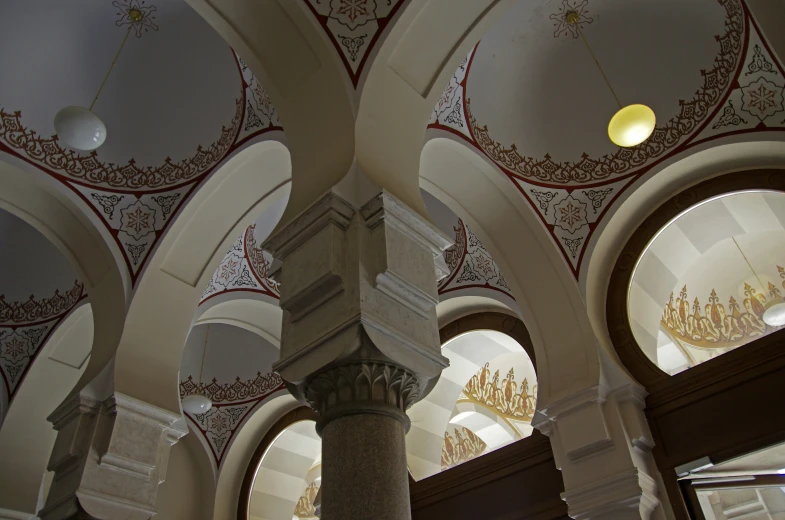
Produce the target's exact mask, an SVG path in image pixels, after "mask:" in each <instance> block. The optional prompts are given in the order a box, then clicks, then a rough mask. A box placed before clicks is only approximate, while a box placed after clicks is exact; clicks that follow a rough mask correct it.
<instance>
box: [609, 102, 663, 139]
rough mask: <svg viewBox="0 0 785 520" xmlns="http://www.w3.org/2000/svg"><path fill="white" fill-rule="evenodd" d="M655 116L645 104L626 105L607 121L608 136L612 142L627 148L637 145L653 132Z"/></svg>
mask: <svg viewBox="0 0 785 520" xmlns="http://www.w3.org/2000/svg"><path fill="white" fill-rule="evenodd" d="M656 124H657V117H656V116H655V115H654V111H653V110H652V109H651V108H649V107H647V106H646V105H627V106H626V107H624V108H622V109H620V110H619V111H618V112H616V113H615V114H614V115H613V117H612V118H611V122H610V123H608V137H610V138H611V141H613V143H614V144H616V145H618V146H621V147H624V148H629V147H631V146H637V145H639V144H641V143H642V142H643V141H645V140H646V139H648V138H649V136H650V135H651V134H652V132H654V127H655V126H656Z"/></svg>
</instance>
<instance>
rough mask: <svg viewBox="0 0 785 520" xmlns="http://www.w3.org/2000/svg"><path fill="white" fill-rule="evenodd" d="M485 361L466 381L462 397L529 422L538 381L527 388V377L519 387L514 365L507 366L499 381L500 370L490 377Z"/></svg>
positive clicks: (508, 416) (505, 415) (509, 416)
mask: <svg viewBox="0 0 785 520" xmlns="http://www.w3.org/2000/svg"><path fill="white" fill-rule="evenodd" d="M488 365H489V363H485V366H484V367H483V368H481V369H480V371H479V372H478V373H477V374H475V375H474V376H472V378H471V379H470V380H469V382H468V383H466V386H465V387H464V389H463V395H462V396H461V397H462V398H463V397H464V396H465V400H466V401H469V402H473V403H477V404H481V405H483V406H487V407H489V408H491V409H492V410H493V411H494V412H495V413H497V414H499V415H501V416H503V417H506V418H508V419H514V420H516V421H526V422H531V420H532V417H533V416H534V410H535V409H536V408H537V397H536V394H537V385H534V388H533V389H532V391H531V392H529V381H528V380H527V379H526V378H524V379H523V382H521V385H520V391H519V390H518V384H517V383H516V382H515V371H514V369H512V368H510V371H509V372H507V377H506V378H504V379H503V380H502V381H501V383H500V382H499V371H498V370H497V371H496V373H495V374H494V375H493V378H491V371H490V369H489V368H488ZM460 400H463V399H459V401H460Z"/></svg>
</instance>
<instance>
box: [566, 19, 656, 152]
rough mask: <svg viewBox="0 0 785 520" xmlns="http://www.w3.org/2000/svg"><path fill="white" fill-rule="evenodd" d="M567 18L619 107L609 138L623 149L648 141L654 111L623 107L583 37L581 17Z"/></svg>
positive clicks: (610, 126)
mask: <svg viewBox="0 0 785 520" xmlns="http://www.w3.org/2000/svg"><path fill="white" fill-rule="evenodd" d="M565 18H566V21H567V23H568V24H570V25H573V26H575V29H576V30H577V31H578V34H579V35H580V37H581V39H582V40H583V43H584V45H586V49H587V50H588V51H589V54H591V57H592V58H593V59H594V63H595V64H596V65H597V69H599V71H600V74H601V75H602V78H603V79H604V80H605V84H606V85H608V89H609V90H610V91H611V94H613V98H614V99H615V100H616V103H617V104H618V105H619V111H618V112H616V113H615V114H614V115H613V117H612V118H611V121H610V123H608V137H609V138H610V140H611V141H612V142H613V144H615V145H617V146H621V147H623V148H630V147H633V146H638V145H639V144H641V143H642V142H644V141H645V140H646V139H648V138H649V137H650V136H651V134H652V133H653V132H654V127H655V126H656V125H657V117H656V116H655V115H654V110H652V109H651V108H649V107H647V106H646V105H641V104H633V105H627V106H623V105H622V104H621V101H619V96H617V95H616V91H615V90H613V87H612V86H611V82H610V80H609V79H608V76H606V75H605V71H604V70H602V66H601V65H600V60H598V59H597V56H596V55H595V54H594V51H593V50H592V48H591V46H590V45H589V42H588V40H587V39H586V37H585V36H584V35H583V31H582V30H581V25H580V23H578V22H579V20H580V15H579V14H578V13H576V12H575V11H570V12H568V13H567V14H566V17H565Z"/></svg>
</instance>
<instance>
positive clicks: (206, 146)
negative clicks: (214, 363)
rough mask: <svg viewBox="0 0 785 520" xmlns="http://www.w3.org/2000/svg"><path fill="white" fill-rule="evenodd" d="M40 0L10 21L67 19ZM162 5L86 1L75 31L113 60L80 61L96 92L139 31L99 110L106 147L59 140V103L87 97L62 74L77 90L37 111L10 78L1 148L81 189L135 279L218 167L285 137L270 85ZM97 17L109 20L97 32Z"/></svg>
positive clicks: (195, 24)
mask: <svg viewBox="0 0 785 520" xmlns="http://www.w3.org/2000/svg"><path fill="white" fill-rule="evenodd" d="M38 2H39V0H32V1H31V2H29V3H25V4H24V5H23V6H21V7H17V10H16V11H14V10H12V11H9V12H8V13H6V14H7V18H8V19H9V21H10V22H13V21H14V20H16V19H17V17H18V20H19V23H23V20H24V19H26V16H27V15H28V14H29V13H27V12H26V11H25V9H27V10H31V11H35V12H36V16H37V17H41V16H43V17H44V18H45V17H46V16H48V15H50V14H51V15H52V16H55V15H56V14H57V12H56V11H55V10H53V9H52V8H51V6H50V7H47V6H46V5H41V6H37V5H36V4H37V3H38ZM164 7H165V8H164ZM164 7H162V8H160V9H159V8H158V7H157V6H155V5H152V4H150V3H149V2H146V1H142V0H115V1H114V2H112V3H111V4H110V3H107V5H103V4H100V5H99V4H98V3H95V4H93V3H90V4H86V7H85V8H90V9H95V12H91V16H90V17H86V18H85V19H84V20H82V21H81V22H80V23H85V24H88V25H87V26H85V27H77V28H75V30H74V33H79V29H83V30H84V31H85V32H86V33H89V34H90V35H91V38H94V39H95V42H94V43H95V44H96V45H95V46H93V47H95V48H97V49H99V50H100V49H101V48H103V47H105V48H107V49H109V50H108V51H107V52H108V54H107V56H109V57H108V58H107V57H106V56H103V55H101V56H92V55H87V56H84V57H82V58H84V60H83V61H81V62H80V61H79V60H76V61H77V63H76V64H75V65H73V67H74V68H75V70H76V69H79V70H82V69H83V70H84V76H85V77H84V81H83V83H92V82H95V84H96V87H97V85H98V84H100V79H101V75H102V74H105V73H106V70H105V68H103V67H101V66H97V65H96V63H104V62H106V65H107V66H108V65H109V62H110V61H111V54H113V53H114V52H116V46H115V44H116V43H119V41H120V40H121V39H122V38H123V35H124V34H125V33H126V32H127V31H128V29H130V30H131V32H130V33H129V34H130V35H132V37H131V38H130V39H129V41H128V42H127V44H126V45H125V47H124V49H123V53H122V55H121V56H120V58H119V60H118V63H117V65H116V67H115V68H114V70H113V72H112V74H111V75H110V76H109V79H108V81H107V83H106V86H105V88H104V90H103V93H102V94H101V98H100V99H99V101H98V103H97V105H96V107H95V109H94V110H96V112H97V113H98V114H99V115H100V116H101V117H102V118H103V119H104V120H105V121H106V123H107V128H108V138H107V142H106V144H105V145H104V146H103V147H102V148H100V149H99V150H97V151H94V152H91V153H80V152H75V151H73V150H70V149H68V148H67V147H65V146H64V145H63V144H62V143H61V142H60V140H59V139H58V138H57V136H56V135H51V134H50V132H51V130H50V128H51V127H50V125H51V117H52V116H53V114H54V112H55V111H56V110H57V109H56V107H57V106H58V104H59V105H64V104H74V102H73V99H81V98H85V97H86V95H85V94H84V93H81V92H78V90H79V88H81V83H80V84H79V86H72V85H69V84H68V83H67V82H65V83H64V82H63V80H61V79H58V81H57V83H58V86H61V87H63V88H62V89H61V90H62V91H63V92H64V93H65V92H71V93H72V94H71V96H70V97H69V98H68V100H67V101H57V102H56V103H57V104H55V103H54V102H53V103H52V105H53V106H52V107H49V106H48V105H46V106H44V104H40V103H38V104H37V100H36V99H32V98H31V97H30V95H29V94H28V93H26V92H25V89H23V88H22V87H21V86H20V85H22V83H20V82H19V81H15V80H14V79H13V76H14V75H11V74H9V75H5V80H3V79H0V91H2V92H3V96H4V99H3V100H0V101H2V103H3V104H1V105H0V153H5V154H8V155H11V156H13V157H15V158H16V159H21V161H23V162H24V163H26V164H27V167H28V168H29V169H30V171H33V172H35V173H41V172H43V173H44V174H46V175H48V176H50V177H53V178H54V179H56V180H57V181H59V182H60V183H62V184H63V185H64V186H65V187H67V188H68V189H69V190H71V191H72V192H74V193H75V194H76V195H77V196H78V197H79V198H80V199H81V200H82V202H84V204H86V205H87V206H88V207H89V208H90V209H89V210H88V211H92V212H94V213H95V214H96V215H97V216H98V218H99V219H100V220H101V221H102V222H103V223H104V225H105V226H106V228H107V230H108V232H109V234H110V235H111V237H112V239H113V241H114V242H115V245H116V246H117V247H118V248H119V249H120V250H121V251H122V252H123V257H124V258H125V263H126V266H127V268H128V271H129V274H130V277H131V281H132V284H135V283H136V280H137V278H138V277H139V275H140V273H141V271H142V269H143V267H144V265H145V262H146V261H147V260H148V259H149V258H150V255H151V253H152V252H153V250H154V249H155V246H156V244H157V243H158V241H159V239H160V238H161V236H162V235H163V234H164V233H165V232H166V230H167V228H168V226H169V224H170V223H171V222H172V220H173V219H174V218H175V217H176V215H177V213H178V211H179V210H180V208H181V207H182V205H183V203H184V202H185V201H186V200H187V199H188V198H189V197H190V196H191V195H192V194H193V193H194V192H195V191H196V190H197V189H198V188H199V186H200V185H201V183H202V182H203V181H204V180H205V179H206V178H207V177H208V176H209V175H210V174H211V173H213V172H214V171H215V170H216V168H218V167H219V166H220V165H221V164H222V163H223V162H224V161H226V160H227V159H228V158H229V157H231V156H232V155H233V154H235V153H236V152H238V151H239V150H241V149H242V148H244V147H246V146H248V145H250V144H253V143H255V142H258V141H260V140H265V139H282V130H283V129H282V128H281V125H280V121H279V120H278V115H277V113H276V110H275V108H274V107H273V106H272V104H271V103H270V100H269V97H268V96H267V94H266V92H265V91H264V88H263V87H262V86H261V84H259V82H258V80H257V79H256V78H255V77H254V76H253V74H252V73H251V71H250V70H249V69H248V68H247V67H246V66H245V65H244V64H243V63H242V61H241V60H240V59H239V58H238V57H237V56H236V55H235V53H234V52H233V51H232V50H231V49H230V48H229V47H228V46H227V45H226V43H225V42H224V41H223V40H222V39H221V38H220V36H218V35H217V34H215V33H214V31H213V30H212V28H210V27H209V25H207V24H206V22H205V21H204V20H203V19H202V18H201V17H199V15H198V14H196V13H195V12H193V10H192V9H190V7H189V6H188V5H187V4H185V3H184V2H183V3H178V2H172V3H167V4H166V6H164ZM4 9H5V8H4ZM134 10H136V12H132V11H134ZM138 13H141V18H139V14H138ZM175 19H177V23H174V20H175ZM96 20H105V21H106V23H105V24H104V25H100V26H96ZM90 24H91V25H90ZM183 27H186V28H187V31H184V30H183ZM178 31H179V32H178ZM104 41H106V42H107V43H104ZM42 45H43V44H42ZM110 47H111V49H110ZM153 48H154V49H156V51H155V52H152V51H151V49H153ZM93 52H99V51H98V50H95V51H93ZM194 53H197V54H199V55H200V56H201V57H200V60H199V63H197V62H194V61H192V60H182V59H180V57H181V56H183V55H193V54H194ZM29 54H30V56H29V59H30V60H31V63H33V64H35V63H36V61H35V60H36V59H38V58H37V57H38V56H40V55H42V54H41V53H40V52H37V50H36V49H31V50H29ZM88 54H89V53H88ZM104 54H106V53H104ZM0 57H1V56H0ZM21 58H25V56H22V57H21ZM77 58H79V57H77ZM170 60H175V62H174V63H173V62H172V61H170ZM64 61H65V60H64ZM69 63H70V62H69ZM69 66H70V65H69ZM80 67H81V68H80ZM7 69H8V67H7ZM99 69H103V70H99ZM41 70H44V71H46V70H47V69H46V67H43V66H42V67H41ZM151 71H154V73H153V72H151ZM50 72H51V74H52V76H53V78H54V77H56V78H63V77H66V78H68V77H73V76H74V75H73V73H72V71H69V72H68V73H67V74H66V73H65V71H63V74H60V73H59V72H58V71H57V70H52V71H50ZM52 81H54V79H53V80H52ZM93 94H94V92H92V93H89V96H92V95H93ZM87 99H88V101H89V98H87ZM6 100H8V101H6ZM129 100H130V101H129ZM162 102H163V103H162ZM194 103H195V104H196V105H198V106H199V110H194V109H193V108H194V107H193V106H192V104H194ZM156 107H157V108H156ZM157 133H160V136H159V135H157ZM50 135H51V136H50ZM129 156H130V157H131V158H128V157H129Z"/></svg>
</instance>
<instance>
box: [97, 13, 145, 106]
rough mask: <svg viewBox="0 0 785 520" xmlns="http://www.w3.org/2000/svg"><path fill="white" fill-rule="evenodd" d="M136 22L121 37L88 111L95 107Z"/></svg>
mask: <svg viewBox="0 0 785 520" xmlns="http://www.w3.org/2000/svg"><path fill="white" fill-rule="evenodd" d="M134 25H136V22H134V23H131V24H130V25H129V26H128V30H127V31H126V32H125V36H124V37H123V41H122V43H120V48H119V49H117V54H115V55H114V59H113V60H112V64H111V65H109V70H107V71H106V76H104V80H103V81H102V82H101V86H100V87H98V92H96V93H95V97H94V98H93V102H92V103H90V111H92V110H93V106H95V102H96V101H98V96H100V95H101V91H102V90H103V89H104V85H106V80H108V79H109V74H111V73H112V69H113V68H114V65H115V63H117V58H119V57H120V53H121V52H122V51H123V47H124V46H125V42H126V41H127V40H128V36H130V35H131V29H133V28H134Z"/></svg>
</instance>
